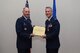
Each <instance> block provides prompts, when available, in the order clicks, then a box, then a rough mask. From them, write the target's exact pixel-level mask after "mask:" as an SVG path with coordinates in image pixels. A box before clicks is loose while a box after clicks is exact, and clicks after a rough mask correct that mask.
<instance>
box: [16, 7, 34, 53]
mask: <svg viewBox="0 0 80 53" xmlns="http://www.w3.org/2000/svg"><path fill="white" fill-rule="evenodd" d="M22 12H23V15H22V17H20V18H18V19H17V21H16V33H17V44H16V45H17V50H18V53H30V49H31V47H32V36H33V35H32V31H33V27H32V25H31V19H30V9H29V8H28V7H25V8H23V11H22Z"/></svg>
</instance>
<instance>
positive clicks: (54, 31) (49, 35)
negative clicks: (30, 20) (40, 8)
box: [43, 7, 60, 53]
mask: <svg viewBox="0 0 80 53" xmlns="http://www.w3.org/2000/svg"><path fill="white" fill-rule="evenodd" d="M45 15H46V16H47V18H48V19H47V20H46V21H45V29H46V30H45V35H46V36H43V38H46V53H58V50H59V47H60V41H59V31H60V23H59V21H58V20H57V19H56V18H54V17H53V16H52V8H51V7H46V8H45Z"/></svg>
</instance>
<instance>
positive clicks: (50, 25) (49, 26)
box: [47, 23, 52, 31]
mask: <svg viewBox="0 0 80 53" xmlns="http://www.w3.org/2000/svg"><path fill="white" fill-rule="evenodd" d="M51 27H52V24H51V23H50V24H49V25H48V27H47V31H49V29H50V28H51Z"/></svg>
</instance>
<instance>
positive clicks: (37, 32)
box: [33, 26, 45, 36]
mask: <svg viewBox="0 0 80 53" xmlns="http://www.w3.org/2000/svg"><path fill="white" fill-rule="evenodd" d="M33 34H34V35H35V36H42V35H44V34H45V27H41V26H35V27H34V28H33Z"/></svg>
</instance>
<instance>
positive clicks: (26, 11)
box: [23, 7, 30, 17]
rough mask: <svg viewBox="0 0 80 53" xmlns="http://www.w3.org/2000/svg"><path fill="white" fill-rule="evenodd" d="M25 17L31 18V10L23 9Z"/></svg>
mask: <svg viewBox="0 0 80 53" xmlns="http://www.w3.org/2000/svg"><path fill="white" fill-rule="evenodd" d="M23 15H24V16H25V17H29V16H30V10H29V8H27V7H26V8H24V9H23Z"/></svg>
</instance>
